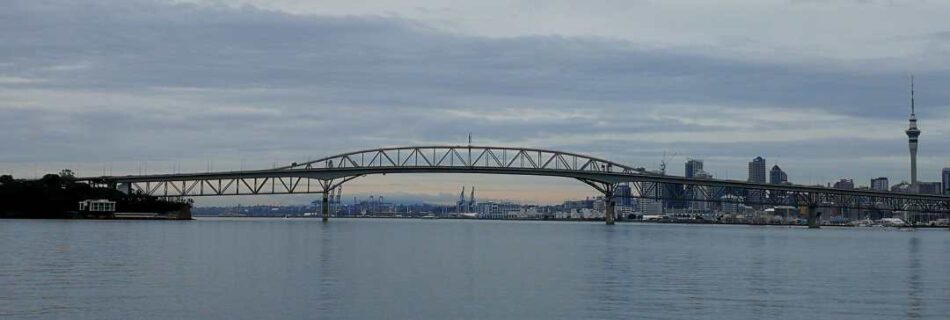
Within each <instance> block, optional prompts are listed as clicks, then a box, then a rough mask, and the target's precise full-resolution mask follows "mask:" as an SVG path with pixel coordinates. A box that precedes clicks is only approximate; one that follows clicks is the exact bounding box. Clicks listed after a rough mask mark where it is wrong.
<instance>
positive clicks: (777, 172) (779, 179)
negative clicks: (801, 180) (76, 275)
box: [769, 165, 788, 184]
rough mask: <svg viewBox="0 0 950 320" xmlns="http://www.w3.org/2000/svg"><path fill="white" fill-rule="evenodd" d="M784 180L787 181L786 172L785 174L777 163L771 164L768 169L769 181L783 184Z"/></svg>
mask: <svg viewBox="0 0 950 320" xmlns="http://www.w3.org/2000/svg"><path fill="white" fill-rule="evenodd" d="M786 182H788V174H785V171H782V168H779V167H778V165H774V166H772V170H770V171H769V183H771V184H784V183H786Z"/></svg>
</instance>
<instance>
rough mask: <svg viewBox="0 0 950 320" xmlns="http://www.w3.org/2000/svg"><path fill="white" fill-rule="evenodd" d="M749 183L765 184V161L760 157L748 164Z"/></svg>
mask: <svg viewBox="0 0 950 320" xmlns="http://www.w3.org/2000/svg"><path fill="white" fill-rule="evenodd" d="M749 182H755V183H765V159H762V157H755V159H752V161H751V162H749Z"/></svg>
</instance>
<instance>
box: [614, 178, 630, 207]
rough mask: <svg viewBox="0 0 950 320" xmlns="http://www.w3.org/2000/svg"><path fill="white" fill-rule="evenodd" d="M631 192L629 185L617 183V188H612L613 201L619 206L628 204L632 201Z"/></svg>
mask: <svg viewBox="0 0 950 320" xmlns="http://www.w3.org/2000/svg"><path fill="white" fill-rule="evenodd" d="M632 200H633V194H632V191H631V189H630V185H629V184H626V183H622V184H619V185H617V188H616V189H614V203H616V204H617V205H620V206H629V205H630V204H631V203H633V201H632Z"/></svg>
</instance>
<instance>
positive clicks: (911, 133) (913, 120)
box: [905, 77, 920, 192]
mask: <svg viewBox="0 0 950 320" xmlns="http://www.w3.org/2000/svg"><path fill="white" fill-rule="evenodd" d="M909 120H910V127H908V128H907V131H905V132H906V133H907V139H908V143H909V144H910V187H911V191H914V192H916V191H917V137H919V136H920V129H917V114H916V110H914V77H911V78H910V119H909Z"/></svg>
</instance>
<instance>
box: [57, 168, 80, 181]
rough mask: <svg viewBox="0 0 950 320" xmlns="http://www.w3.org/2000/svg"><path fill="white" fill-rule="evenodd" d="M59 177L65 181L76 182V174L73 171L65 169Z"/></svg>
mask: <svg viewBox="0 0 950 320" xmlns="http://www.w3.org/2000/svg"><path fill="white" fill-rule="evenodd" d="M59 177H60V178H63V179H65V180H74V179H76V174H75V173H73V171H72V170H69V169H63V171H60V172H59Z"/></svg>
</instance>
